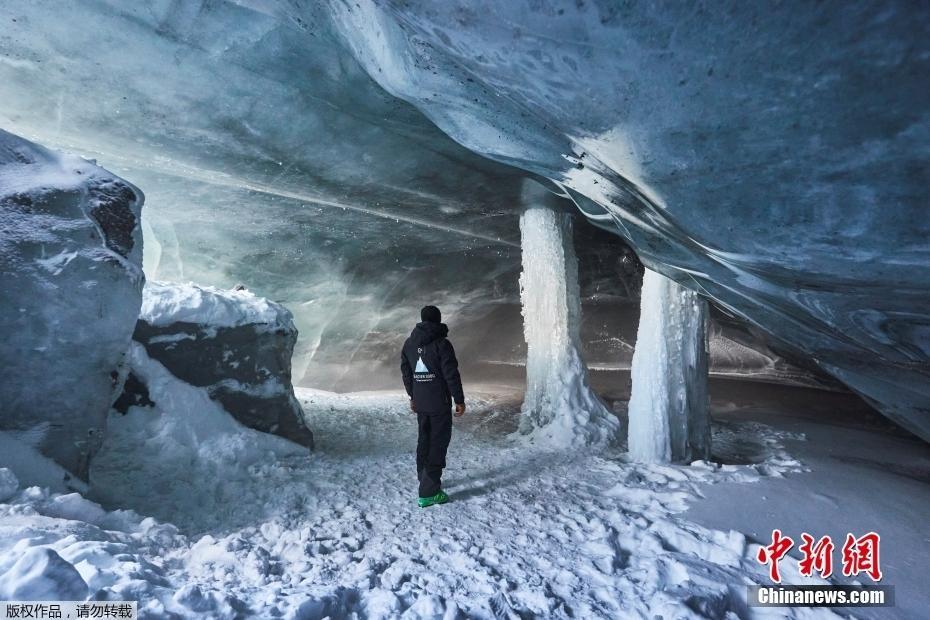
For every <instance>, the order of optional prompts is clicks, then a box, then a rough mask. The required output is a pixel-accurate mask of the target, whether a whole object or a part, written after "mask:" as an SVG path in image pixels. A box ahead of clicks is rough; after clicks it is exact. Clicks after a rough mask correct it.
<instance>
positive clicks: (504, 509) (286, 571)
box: [0, 363, 836, 618]
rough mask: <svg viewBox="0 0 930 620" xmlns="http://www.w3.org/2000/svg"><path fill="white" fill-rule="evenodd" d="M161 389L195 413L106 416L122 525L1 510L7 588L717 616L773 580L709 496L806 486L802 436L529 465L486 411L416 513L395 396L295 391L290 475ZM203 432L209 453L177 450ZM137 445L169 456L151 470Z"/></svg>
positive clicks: (187, 603)
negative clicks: (688, 514)
mask: <svg viewBox="0 0 930 620" xmlns="http://www.w3.org/2000/svg"><path fill="white" fill-rule="evenodd" d="M153 364H157V363H153ZM150 370H151V371H152V373H153V376H156V375H158V376H161V377H162V378H161V379H159V380H158V381H156V382H155V384H156V388H157V390H158V391H159V396H160V397H161V401H167V400H168V396H169V394H167V393H165V390H168V391H172V390H179V391H177V393H176V394H177V398H178V399H180V400H179V401H178V402H181V401H183V402H184V403H187V404H188V405H189V407H188V408H187V409H183V408H176V409H172V410H164V411H161V410H160V411H159V412H158V415H153V413H152V411H151V410H150V409H147V408H132V409H130V412H129V414H128V415H127V416H126V417H123V416H118V415H114V416H113V417H112V418H111V420H110V424H111V427H112V428H113V431H114V432H113V433H112V434H111V435H110V436H108V438H107V443H106V444H105V446H104V451H103V453H102V454H101V459H100V461H99V465H100V467H101V468H103V469H104V470H108V471H111V472H112V473H113V475H112V476H108V477H106V481H105V485H106V489H105V490H106V491H107V492H108V494H109V495H111V496H112V497H120V498H121V499H122V500H123V502H124V509H122V510H116V511H108V510H106V509H103V508H101V507H100V506H98V505H97V504H95V503H94V502H92V501H90V500H89V499H87V498H85V497H82V496H80V495H78V494H75V493H72V494H61V493H56V492H54V491H49V490H44V489H41V488H39V487H32V488H22V487H20V488H18V489H16V488H15V487H16V485H15V484H14V485H13V490H12V491H10V493H11V494H12V497H10V498H9V499H8V500H6V501H7V502H8V503H2V504H0V575H2V576H3V578H2V579H0V583H2V584H7V583H12V582H13V578H17V583H20V584H22V583H23V579H20V578H19V577H21V576H20V575H18V574H15V573H16V570H15V569H14V567H15V564H16V562H18V561H19V560H21V559H22V558H23V557H24V556H26V554H33V555H34V554H35V553H36V552H37V551H42V553H45V554H46V555H49V557H51V556H50V554H52V553H54V554H55V555H57V556H58V558H60V559H61V560H62V561H61V562H59V561H58V560H55V566H56V567H58V569H60V570H57V572H51V573H48V574H47V575H46V576H48V577H50V579H52V582H53V583H57V582H56V581H54V578H58V577H61V576H62V575H65V576H66V577H67V579H64V578H61V579H59V582H61V584H62V586H61V587H62V588H70V589H72V590H73V589H74V588H75V586H76V585H80V584H76V583H75V582H74V579H73V577H74V574H73V571H70V569H67V566H73V568H74V569H75V570H76V572H77V573H78V574H79V575H80V578H81V579H82V580H83V581H84V583H86V585H87V586H88V591H89V592H91V593H93V592H96V591H98V590H101V589H102V590H104V592H103V593H101V595H103V594H106V595H107V596H111V597H114V596H115V597H120V598H132V599H139V601H140V608H141V609H142V610H143V614H142V615H143V617H148V618H157V617H164V615H165V614H166V613H167V612H169V611H170V612H173V613H177V614H179V615H180V616H181V617H185V618H203V617H207V618H210V617H213V618H231V617H236V615H237V614H242V613H249V612H251V613H253V614H254V615H255V616H256V617H271V616H273V615H278V614H280V615H282V616H283V617H285V618H297V617H323V616H327V615H329V616H334V617H343V616H346V615H349V614H351V613H357V614H358V616H359V617H364V618H387V617H396V616H398V615H400V614H401V613H405V612H406V613H408V614H409V615H410V616H412V617H423V618H427V617H428V618H433V617H455V614H456V611H458V612H461V613H464V614H467V616H468V617H475V618H495V617H501V616H502V615H508V614H512V613H516V614H518V615H526V614H529V615H535V616H545V617H552V618H566V617H586V618H596V617H605V618H606V617H649V618H652V617H655V616H656V615H662V616H663V617H676V618H698V617H708V616H709V617H723V616H724V615H725V613H726V612H727V611H734V612H738V610H740V609H743V606H744V605H745V600H744V597H745V589H744V588H741V587H736V588H730V587H729V586H727V585H726V584H742V583H747V584H748V583H754V582H762V581H764V580H765V579H766V573H765V568H764V567H762V566H759V565H758V564H757V563H756V562H755V560H754V559H753V556H754V554H755V551H756V549H757V547H756V546H755V545H754V544H751V543H748V542H747V541H746V539H745V538H744V537H743V535H741V534H739V533H737V532H732V531H731V532H723V531H715V530H710V529H707V528H704V527H701V526H698V525H696V524H694V523H690V522H688V521H687V520H684V519H682V518H681V517H680V516H679V515H678V513H680V512H681V511H682V510H684V509H685V508H686V506H687V504H688V502H689V501H690V500H692V499H694V498H696V497H697V496H698V494H699V493H700V488H701V487H702V486H703V485H706V484H732V483H735V482H752V481H756V480H759V479H760V478H763V477H768V476H780V475H782V474H784V473H788V472H799V471H801V467H800V466H799V464H798V463H797V462H796V461H795V460H794V459H792V458H791V457H790V455H788V454H787V453H786V452H785V450H784V449H783V447H782V444H783V442H784V441H785V440H787V439H790V438H792V437H793V436H791V435H788V434H785V433H781V432H777V431H774V430H772V429H771V428H768V427H765V426H762V425H759V424H755V423H742V424H735V425H728V426H727V427H723V428H721V429H718V433H719V436H718V440H719V443H720V444H721V445H729V444H738V445H742V446H746V445H756V446H759V452H760V453H759V455H758V460H757V462H755V463H754V464H750V465H725V466H713V465H710V464H707V463H703V462H701V463H696V464H694V465H692V466H690V467H677V466H651V465H648V466H647V465H637V464H630V463H627V462H625V461H624V460H623V458H622V453H621V452H619V451H608V452H606V453H604V454H603V455H601V456H597V457H595V456H590V455H579V454H571V453H533V454H529V453H527V452H526V450H525V448H523V447H522V445H521V444H519V443H516V444H515V443H513V442H511V441H509V440H507V439H506V431H507V430H508V429H512V427H513V424H514V423H515V419H514V417H515V415H516V404H514V403H511V402H509V401H500V400H495V398H498V399H499V398H500V396H497V397H493V398H492V397H489V396H487V395H485V394H478V395H477V397H476V398H475V400H474V411H473V412H472V413H471V414H469V415H470V417H467V418H463V420H462V424H457V425H456V429H455V431H454V436H453V442H452V447H451V450H450V463H454V467H453V468H452V469H450V470H449V471H448V472H447V486H448V488H449V490H450V493H451V494H452V497H453V503H452V504H449V505H447V506H443V507H435V508H432V509H427V510H421V509H419V508H417V507H416V505H415V502H414V499H415V493H416V488H415V482H416V480H415V474H414V472H413V464H412V455H411V453H410V450H409V447H410V446H412V445H413V444H414V443H415V435H416V425H415V424H412V423H411V417H410V415H411V414H410V413H409V411H408V410H407V403H406V399H405V398H404V396H403V395H402V394H399V393H369V394H356V395H336V394H332V393H328V392H321V391H315V390H300V391H299V394H298V396H299V398H300V400H301V404H302V406H303V408H304V410H305V411H306V412H308V418H309V419H308V422H309V424H310V425H311V426H313V428H314V429H316V430H317V431H318V436H319V439H320V441H319V445H318V451H317V453H316V454H315V455H313V456H306V455H290V456H288V455H287V448H286V446H285V443H286V442H283V441H280V440H278V439H277V438H274V437H268V436H267V435H261V434H260V433H256V432H253V431H251V430H249V429H243V428H241V427H237V425H236V424H235V422H233V421H232V420H230V419H229V418H228V417H221V416H216V415H215V412H214V411H213V409H212V408H211V403H210V402H209V401H208V399H207V398H206V397H205V396H204V397H203V398H201V399H198V398H196V396H195V395H194V394H193V393H192V392H191V388H189V386H188V387H187V388H182V387H180V386H177V385H176V383H177V382H176V381H174V383H172V381H171V379H170V377H168V376H162V375H161V374H160V373H159V372H158V370H157V368H156V367H155V365H153V367H152V368H151V369H150ZM162 372H163V371H162ZM172 386H173V387H172ZM193 391H194V392H196V389H194V390H193ZM159 425H161V426H162V428H159ZM204 431H207V434H208V435H209V436H210V437H211V439H210V440H209V441H207V442H200V443H189V442H187V441H185V439H184V438H185V437H186V436H187V435H188V434H190V433H194V434H196V433H202V432H204ZM140 446H143V447H144V448H145V450H148V451H151V452H152V453H153V454H154V453H155V452H157V451H159V450H167V453H168V454H171V455H172V458H170V459H154V461H156V462H151V461H153V459H139V458H138V454H136V453H134V450H135V449H136V448H138V447H140ZM141 461H150V462H148V463H145V462H141ZM0 465H3V466H6V465H7V463H5V462H0ZM0 471H3V470H0ZM3 479H5V478H3ZM179 479H183V480H184V481H185V482H184V484H183V485H178V480H179ZM4 484H5V485H6V486H7V487H8V486H10V485H9V484H6V482H5V483H4ZM192 485H193V486H192ZM182 487H183V488H182ZM4 488H5V487H4ZM141 488H150V489H152V490H153V493H154V494H155V495H154V496H152V497H144V496H143V495H140V494H139V493H138V490H139V489H141ZM101 490H104V489H103V488H100V487H98V488H96V489H91V492H90V497H92V498H93V497H96V498H99V495H98V493H99V492H100V491H101ZM502 494H505V495H506V498H507V500H506V501H502V497H503V496H502ZM156 496H157V497H156ZM224 497H225V498H235V500H234V501H233V500H232V499H226V500H223V498H224ZM215 500H216V501H220V500H222V501H224V502H225V503H226V505H227V511H226V512H225V513H223V515H222V519H220V520H219V521H217V520H215V518H216V517H217V515H218V514H219V513H216V511H214V510H212V509H211V510H205V509H204V502H207V504H210V503H211V502H213V501H215ZM618 505H621V506H623V510H617V506H618ZM125 508H132V509H134V510H135V512H133V510H127V509H125ZM644 523H645V524H649V525H648V527H644ZM424 530H426V531H429V532H431V533H432V536H424V535H423V532H424ZM44 550H49V551H44ZM30 557H31V556H30ZM10 570H13V571H14V572H13V573H7V572H6V571H10ZM783 570H790V567H788V566H785V567H783ZM56 576H57V577H56ZM25 581H26V586H28V585H29V581H28V580H25ZM782 611H784V610H779V613H780V614H781V613H782ZM782 617H783V616H782ZM788 617H799V618H833V617H836V616H835V615H834V614H833V613H832V612H830V611H828V610H810V609H808V610H804V609H798V610H791V611H789V612H788Z"/></svg>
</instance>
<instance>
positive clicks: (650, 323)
mask: <svg viewBox="0 0 930 620" xmlns="http://www.w3.org/2000/svg"><path fill="white" fill-rule="evenodd" d="M706 321H707V302H705V301H704V300H703V299H701V298H700V297H699V296H698V294H697V293H695V292H694V291H691V290H688V289H686V288H684V287H682V286H680V285H678V284H677V283H676V282H674V281H672V280H670V279H668V278H666V277H665V276H663V275H661V274H659V273H656V272H655V271H652V270H650V269H647V270H646V274H645V276H644V278H643V292H642V310H641V312H640V319H639V331H638V332H637V334H636V350H635V351H634V352H633V367H632V370H631V374H632V381H633V389H632V392H631V394H630V404H629V415H630V426H629V443H628V446H629V450H630V457H631V458H632V459H633V460H635V461H640V462H644V463H665V462H669V461H684V462H690V461H693V460H699V459H706V458H708V457H709V456H710V418H709V413H708V404H709V403H708V400H707V339H706V331H705V330H706Z"/></svg>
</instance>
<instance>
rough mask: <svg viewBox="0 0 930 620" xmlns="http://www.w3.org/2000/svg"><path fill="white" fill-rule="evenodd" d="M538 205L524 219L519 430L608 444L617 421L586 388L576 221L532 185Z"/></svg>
mask: <svg viewBox="0 0 930 620" xmlns="http://www.w3.org/2000/svg"><path fill="white" fill-rule="evenodd" d="M525 194H527V196H526V199H527V201H528V202H530V203H531V204H533V206H531V207H529V208H527V209H526V210H525V211H524V212H523V214H522V215H521V216H520V235H521V240H522V241H521V244H522V247H523V273H522V274H520V298H521V299H522V301H523V331H524V336H525V337H526V344H527V354H526V395H525V397H524V402H523V413H522V418H521V420H520V432H521V433H524V434H532V436H533V438H534V439H536V440H539V441H545V442H546V443H550V444H554V445H561V446H571V445H591V444H601V445H603V444H605V443H607V442H608V441H610V440H611V439H613V438H614V437H615V435H616V434H617V430H618V428H619V422H618V420H617V418H616V417H615V416H614V415H613V414H612V413H611V412H610V411H608V410H607V408H606V407H605V406H604V404H603V403H602V402H601V400H600V399H599V398H598V397H597V396H596V395H595V394H594V392H592V391H591V388H590V387H589V386H588V376H587V369H586V368H585V365H584V362H583V361H582V359H581V352H580V348H581V343H580V340H579V330H580V324H581V301H580V298H579V290H578V261H577V258H576V257H575V250H574V247H573V246H572V228H571V218H570V217H569V216H568V215H567V214H565V213H562V212H561V211H559V210H558V205H553V204H552V202H553V201H551V200H549V201H547V196H546V193H545V191H544V190H543V189H542V188H541V187H539V185H538V184H537V183H535V182H533V181H527V190H526V191H525Z"/></svg>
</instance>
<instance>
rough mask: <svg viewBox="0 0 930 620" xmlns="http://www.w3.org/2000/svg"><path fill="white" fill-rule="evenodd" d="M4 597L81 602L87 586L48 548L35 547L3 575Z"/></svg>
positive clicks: (1, 592) (0, 580)
mask: <svg viewBox="0 0 930 620" xmlns="http://www.w3.org/2000/svg"><path fill="white" fill-rule="evenodd" d="M0 584H2V585H0V596H2V597H3V598H4V599H5V600H20V601H81V600H84V598H85V597H86V596H87V584H86V583H84V580H83V579H81V574H80V573H78V572H77V570H76V569H75V568H74V566H73V565H71V563H69V562H66V561H65V560H63V559H62V557H61V556H60V555H58V554H57V553H55V552H54V551H52V550H51V549H49V548H47V547H33V548H31V549H29V550H28V551H26V552H25V553H24V554H23V555H22V556H20V558H19V560H17V562H16V564H14V565H13V566H12V567H11V568H10V569H9V570H8V571H6V572H5V573H3V575H2V576H0Z"/></svg>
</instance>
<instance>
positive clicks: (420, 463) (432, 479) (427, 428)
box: [417, 411, 452, 497]
mask: <svg viewBox="0 0 930 620" xmlns="http://www.w3.org/2000/svg"><path fill="white" fill-rule="evenodd" d="M417 423H418V425H419V427H420V432H419V434H418V436H417V477H419V479H420V497H432V496H433V495H436V494H437V493H439V490H440V489H441V488H442V469H443V467H445V466H446V450H448V449H449V440H450V439H451V438H452V412H451V411H446V412H444V413H418V414H417Z"/></svg>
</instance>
